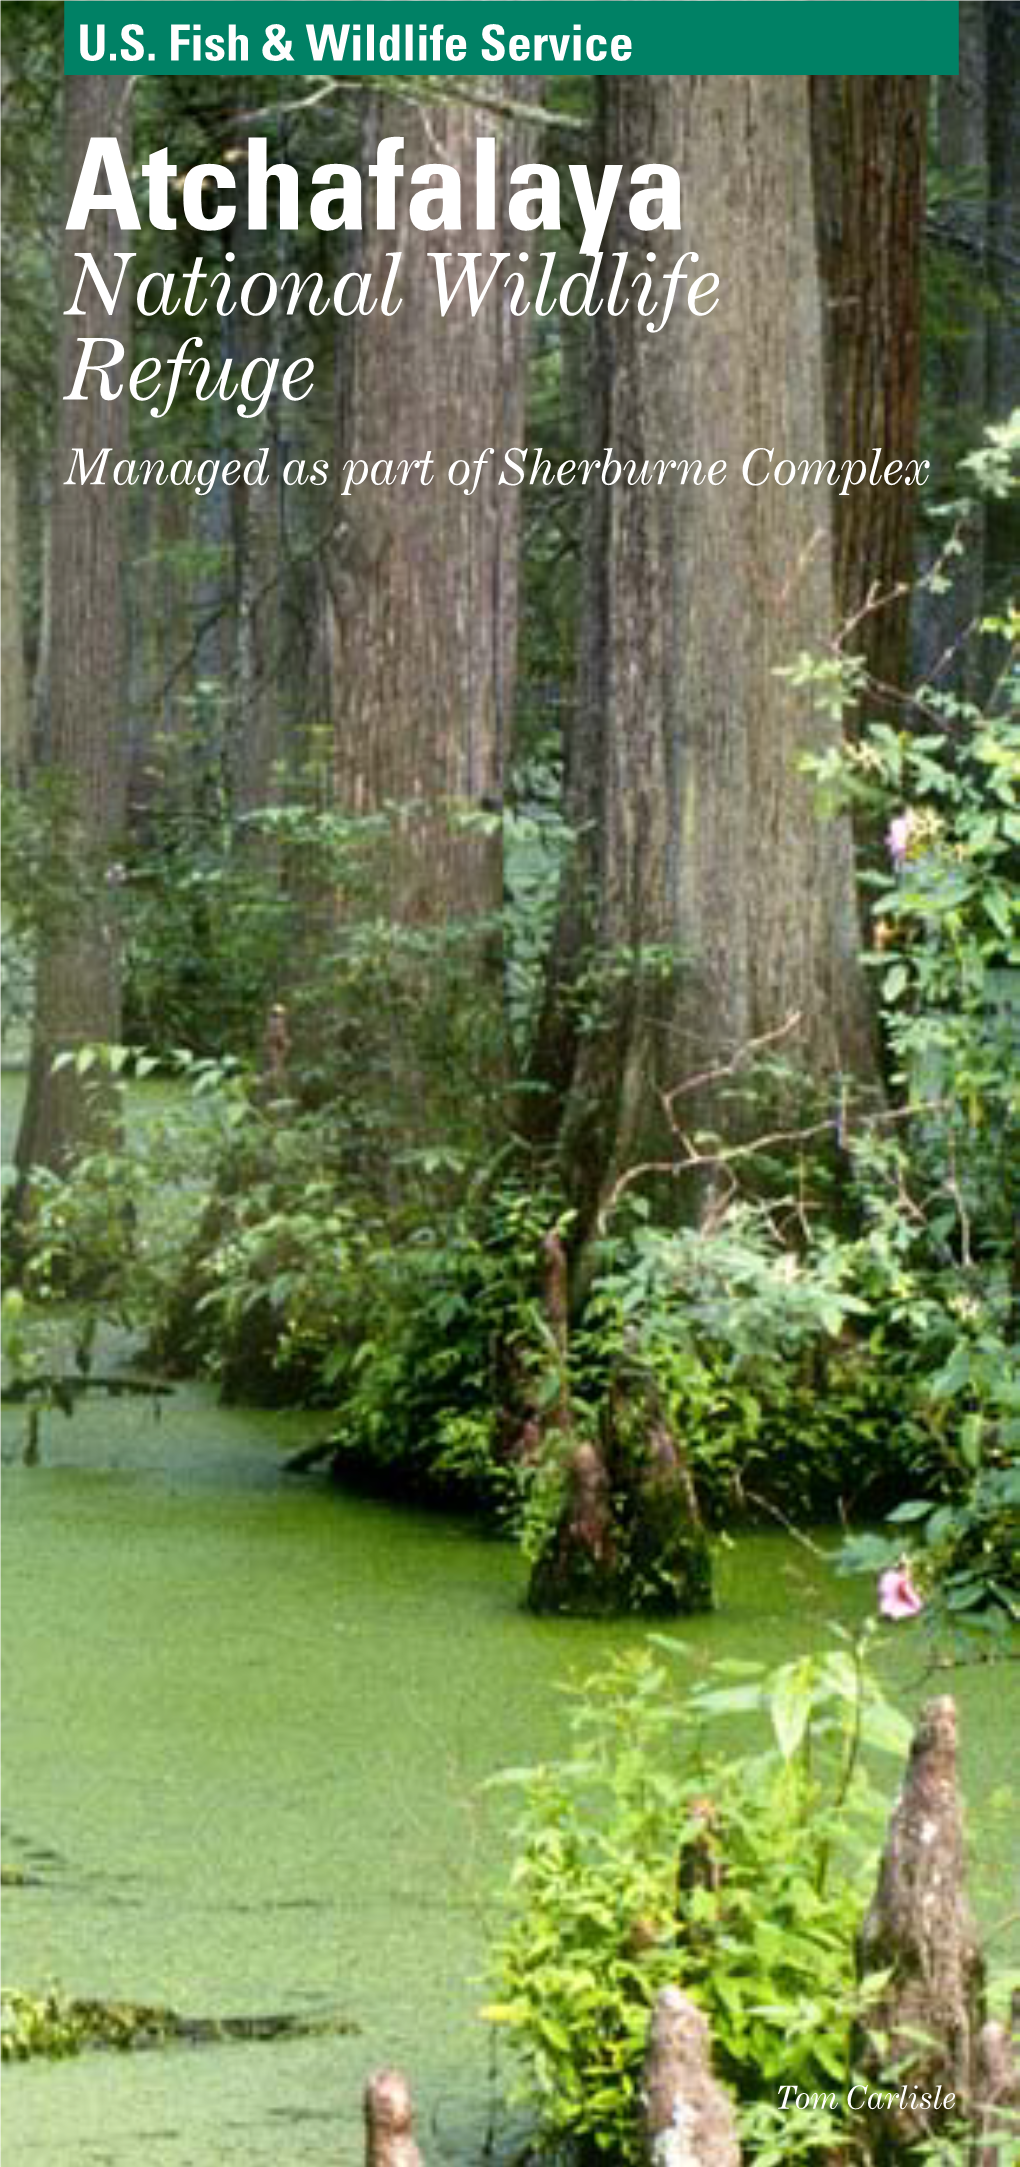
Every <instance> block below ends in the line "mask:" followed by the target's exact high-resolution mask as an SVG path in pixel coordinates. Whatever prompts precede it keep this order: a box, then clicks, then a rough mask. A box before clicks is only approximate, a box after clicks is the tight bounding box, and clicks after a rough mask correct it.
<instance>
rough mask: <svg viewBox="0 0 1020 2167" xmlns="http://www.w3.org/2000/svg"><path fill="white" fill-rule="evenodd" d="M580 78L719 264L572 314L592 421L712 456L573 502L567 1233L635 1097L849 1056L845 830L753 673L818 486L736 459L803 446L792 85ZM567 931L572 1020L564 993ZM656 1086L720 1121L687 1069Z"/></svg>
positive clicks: (793, 625) (827, 609) (859, 1061)
mask: <svg viewBox="0 0 1020 2167" xmlns="http://www.w3.org/2000/svg"><path fill="white" fill-rule="evenodd" d="M603 99H604V145H605V149H604V155H605V157H606V158H607V159H609V160H614V161H618V162H619V163H620V164H621V165H622V166H623V168H624V172H625V173H627V174H629V172H630V169H631V168H632V166H633V165H635V164H637V163H639V162H641V161H644V160H647V159H648V158H649V157H652V158H656V159H662V160H663V161H668V162H669V163H670V164H673V165H676V166H677V167H678V168H679V169H680V171H681V173H682V174H683V175H684V196H683V202H682V214H683V221H684V225H683V245H686V246H690V247H695V248H696V249H697V251H698V253H699V256H700V259H701V263H702V264H703V265H706V266H707V265H714V264H719V265H721V266H723V267H724V274H725V275H724V287H723V292H722V295H721V298H720V301H719V305H718V307H717V309H716V310H715V312H714V313H713V314H710V315H708V316H705V317H704V318H702V319H700V320H696V319H695V318H694V317H693V316H692V315H690V314H688V313H687V312H686V311H685V310H684V309H683V307H682V304H681V306H680V308H679V309H678V310H677V311H676V312H675V313H674V315H673V317H672V319H671V321H670V322H669V323H668V324H667V325H666V327H665V328H664V329H663V330H662V331H661V332H659V333H657V334H655V335H654V336H649V335H648V332H647V329H646V327H645V325H644V323H643V322H642V320H641V318H640V317H639V316H638V315H637V314H636V311H635V310H634V309H633V308H631V309H628V310H627V311H626V312H625V313H623V314H621V315H620V316H618V317H617V318H615V319H610V318H609V317H608V315H607V313H606V312H603V313H602V314H601V315H600V316H599V317H598V318H597V320H596V321H597V339H598V347H597V355H596V361H595V366H594V382H593V385H592V394H591V397H590V399H589V402H588V404H589V411H590V414H591V419H592V443H593V444H595V445H597V446H598V447H600V448H601V447H603V446H605V445H609V444H611V445H612V447H613V449H614V452H615V453H616V455H617V456H618V458H619V459H621V460H627V459H631V458H633V459H635V460H636V461H637V462H638V465H639V466H640V464H641V462H642V460H644V459H645V458H646V457H650V458H652V459H656V458H661V457H662V456H664V455H666V454H669V455H672V456H676V457H681V458H694V457H696V456H698V457H700V458H701V459H702V461H703V462H704V464H705V466H707V465H708V464H709V463H710V462H711V461H712V460H714V459H718V458H725V459H727V460H728V462H729V465H728V473H727V479H726V481H725V483H724V484H723V486H722V487H719V488H713V487H711V486H709V485H707V484H704V483H703V485H702V486H701V487H700V488H698V487H694V486H693V485H692V484H691V483H690V482H688V483H687V484H686V485H685V486H683V487H681V486H679V484H678V481H677V479H676V478H672V479H670V480H668V481H667V482H666V483H665V484H664V485H663V486H661V487H634V488H628V487H626V486H622V485H619V484H618V485H617V486H615V487H612V488H599V489H597V491H596V492H595V495H594V498H593V501H592V502H591V505H590V508H589V521H590V527H589V538H588V563H587V578H586V602H585V618H584V626H583V631H582V654H581V671H580V693H579V708H580V714H579V722H578V731H579V734H578V738H577V741H576V744H575V747H574V749H573V753H572V779H573V797H572V803H571V805H570V808H569V810H570V814H571V817H572V818H573V819H574V820H575V821H578V820H580V822H581V823H582V824H583V823H587V834H586V839H585V841H584V842H583V844H582V848H581V850H580V853H579V856H578V862H577V867H576V869H575V873H574V876H573V887H572V894H571V898H570V913H571V925H570V929H569V935H568V938H567V939H566V940H564V939H562V938H561V943H560V949H559V954H558V958H557V971H558V980H559V984H558V988H557V989H556V990H557V991H558V992H559V995H560V998H559V1003H558V1013H556V1014H555V1015H554V1018H553V1021H552V1023H550V1019H549V1017H548V1016H547V1019H546V1030H545V1034H544V1046H542V1047H540V1051H539V1065H540V1068H541V1067H542V1066H543V1064H544V1065H545V1071H546V1076H547V1078H548V1081H549V1082H550V1083H551V1084H552V1085H553V1086H554V1087H558V1089H559V1090H560V1091H561V1092H562V1090H563V1089H564V1086H565V1085H566V1088H567V1105H566V1113H565V1119H564V1121H563V1126H562V1131H561V1141H562V1148H563V1155H564V1160H565V1164H566V1167H567V1170H568V1176H569V1178H570V1183H571V1188H572V1190H573V1194H574V1197H575V1199H576V1201H577V1203H578V1206H579V1210H580V1227H581V1234H582V1238H583V1236H584V1234H585V1233H587V1232H589V1231H590V1230H591V1227H592V1225H593V1223H594V1221H595V1219H596V1217H597V1214H598V1210H599V1206H600V1203H601V1202H602V1200H603V1199H604V1198H605V1196H606V1193H607V1190H608V1189H609V1187H610V1186H611V1184H612V1182H613V1180H614V1178H615V1177H616V1176H617V1175H618V1173H619V1171H620V1169H621V1168H623V1167H626V1166H627V1165H628V1164H629V1163H632V1162H633V1161H634V1160H635V1159H639V1160H640V1159H644V1158H650V1159H656V1158H661V1157H662V1156H663V1155H665V1156H666V1157H667V1158H669V1157H670V1156H671V1155H672V1145H673V1139H672V1138H671V1136H670V1134H669V1132H668V1129H667V1126H666V1123H665V1121H664V1118H663V1111H662V1099H661V1094H662V1093H664V1092H669V1091H671V1090H673V1089H674V1088H675V1087H676V1086H677V1085H679V1084H680V1083H681V1082H682V1081H683V1080H684V1079H685V1078H690V1077H691V1076H692V1074H693V1073H696V1072H697V1073H701V1072H703V1071H705V1070H708V1069H710V1068H711V1067H712V1066H713V1065H714V1064H716V1063H718V1062H721V1061H724V1060H727V1059H730V1058H732V1057H733V1056H734V1055H735V1054H738V1053H739V1051H740V1050H741V1049H743V1048H746V1047H747V1046H748V1045H749V1043H750V1042H751V1041H753V1040H755V1039H758V1038H759V1037H761V1036H762V1035H764V1034H767V1033H772V1032H776V1031H777V1030H779V1029H781V1028H782V1027H783V1026H784V1025H785V1024H786V1023H787V1021H788V1019H790V1018H792V1017H796V1018H797V1019H798V1020H797V1023H796V1026H795V1028H791V1032H790V1038H789V1044H788V1048H787V1050H788V1051H789V1052H790V1053H791V1054H792V1056H793V1058H794V1059H795V1060H797V1061H798V1062H799V1063H801V1064H802V1065H803V1067H804V1069H805V1070H806V1071H808V1072H809V1073H810V1074H811V1075H813V1076H825V1075H827V1074H829V1073H830V1072H833V1071H836V1070H841V1071H850V1072H851V1073H856V1074H863V1075H870V1074H871V1072H872V1063H873V1055H872V1038H871V1027H870V1015H869V1007H868V1003H867V1000H866V998H865V994H864V990H863V985H862V980H861V975H860V972H859V968H858V963H857V950H858V943H859V932H858V921H857V909H856V898H855V891H854V870H853V854H852V846H851V839H850V832H849V827H848V825H847V823H845V822H834V823H829V824H826V825H824V826H823V824H822V823H821V821H820V820H819V818H818V815H817V813H816V810H815V805H814V796H813V789H812V786H811V785H810V784H809V783H808V782H807V781H805V780H803V779H802V778H801V777H800V775H799V774H798V772H797V762H798V757H799V755H800V754H801V753H802V752H803V751H814V752H821V751H822V750H824V749H825V748H826V747H827V746H828V745H830V744H832V743H833V742H834V741H835V740H836V738H837V736H838V731H837V728H836V726H835V724H834V723H832V722H831V721H830V720H829V719H828V718H827V717H826V716H825V715H824V713H823V712H822V710H821V708H820V706H819V704H818V703H817V702H816V700H815V698H814V697H813V695H812V693H811V692H810V691H809V690H794V689H793V687H792V686H791V685H790V684H789V683H788V682H786V681H784V680H782V679H780V678H779V677H777V676H776V674H775V673H776V670H777V668H778V667H779V666H781V665H782V664H784V663H788V662H790V661H791V660H792V659H793V657H794V656H796V655H797V654H798V652H799V651H800V650H801V649H802V648H805V647H808V646H815V647H817V646H819V645H820V644H821V643H822V642H824V641H825V639H826V638H827V637H828V635H829V634H830V632H831V630H832V625H833V602H832V581H831V531H830V513H829V508H828V501H827V495H826V493H825V492H819V491H817V490H814V489H809V490H798V489H790V490H785V491H784V490H782V489H779V488H777V487H775V486H774V485H773V484H771V483H769V484H767V485H766V487H765V488H763V489H755V488H751V487H749V486H748V485H747V483H746V482H745V481H744V480H743V479H742V478H741V466H742V462H743V460H744V459H745V457H746V455H747V454H748V453H749V452H750V451H751V450H752V449H753V448H754V447H755V446H756V445H764V446H774V447H775V448H776V458H777V459H779V458H780V457H789V458H792V459H795V460H796V459H800V458H810V459H813V458H817V457H819V456H821V455H823V453H824V444H825V428H824V412H823V389H822V350H821V322H820V310H819V297H818V284H817V277H816V268H815V242H814V225H813V214H812V198H811V176H810V156H809V114H808V93H807V83H806V79H804V78H800V77H777V78H766V77H734V78H721V77H690V76H667V77H662V76H660V77H644V78H631V79H624V78H620V79H619V80H614V81H613V82H607V83H606V84H605V85H604V86H603ZM673 245H674V246H675V245H676V244H673ZM626 248H630V249H632V250H633V251H634V255H633V256H632V262H639V263H641V262H643V261H644V257H645V254H646V252H647V236H646V235H644V234H639V233H636V232H635V231H634V230H633V229H632V228H631V227H630V226H629V223H628V220H627V215H626V207H625V205H624V204H623V203H621V202H619V201H618V203H617V206H616V213H615V223H614V227H613V229H612V231H611V236H610V237H607V242H606V249H607V256H606V262H607V264H608V266H609V269H610V271H611V270H612V268H613V263H612V253H611V252H615V251H617V250H620V249H626ZM638 252H640V253H638ZM671 253H672V248H671V249H670V250H668V251H667V252H666V257H665V258H664V260H668V256H669V255H670V254H671ZM592 948H593V949H594V952H595V956H596V960H597V968H598V969H599V970H600V971H601V978H602V984H601V987H598V985H597V986H596V1002H597V1006H596V1021H597V1024H598V1027H597V1028H595V1029H593V1028H591V1027H590V1023H589V1027H588V1028H583V1027H579V1020H578V1016H577V1004H576V1001H575V1002H573V1003H571V1002H570V1001H569V1000H568V999H567V1000H565V999H564V988H567V989H569V988H570V987H571V984H572V982H573V985H574V987H575V990H576V985H577V981H578V978H579V974H580V972H581V970H582V969H583V968H584V967H585V960H586V952H587V953H588V954H590V952H591V950H592ZM550 1045H551V1046H553V1048H554V1058H553V1059H551V1060H550V1059H548V1058H547V1055H548V1048H549V1047H550ZM683 1105H684V1109H685V1113H686V1115H689V1117H690V1122H691V1126H692V1127H699V1126H704V1125H706V1124H710V1125H711V1126H713V1127H714V1128H716V1129H718V1130H720V1131H721V1132H722V1133H723V1134H725V1133H727V1131H728V1132H729V1133H730V1134H733V1133H734V1116H733V1113H732V1109H731V1108H729V1107H728V1106H727V1105H726V1103H725V1102H724V1101H723V1099H722V1097H721V1095H720V1092H719V1090H718V1089H717V1088H713V1086H712V1085H711V1084H710V1083H706V1084H705V1085H704V1086H703V1087H702V1088H701V1089H699V1090H698V1091H696V1092H693V1093H692V1094H691V1095H690V1096H689V1097H687V1098H685V1100H684V1102H683Z"/></svg>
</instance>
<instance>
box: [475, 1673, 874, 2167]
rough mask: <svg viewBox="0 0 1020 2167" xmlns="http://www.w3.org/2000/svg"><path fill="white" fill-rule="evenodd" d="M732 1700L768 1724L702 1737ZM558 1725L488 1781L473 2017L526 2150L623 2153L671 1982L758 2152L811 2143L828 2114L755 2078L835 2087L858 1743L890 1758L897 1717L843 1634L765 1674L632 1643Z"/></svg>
mask: <svg viewBox="0 0 1020 2167" xmlns="http://www.w3.org/2000/svg"><path fill="white" fill-rule="evenodd" d="M655 1646H656V1647H657V1648H658V1649H660V1650H663V1651H666V1650H668V1651H669V1652H670V1653H674V1652H676V1650H675V1646H674V1644H672V1643H669V1642H664V1641H659V1642H657V1643H655ZM744 1714H750V1715H753V1716H757V1717H758V1719H759V1723H760V1722H761V1719H762V1718H766V1719H767V1722H768V1726H769V1729H770V1732H771V1742H770V1743H769V1744H768V1745H766V1746H765V1747H764V1749H759V1750H750V1751H745V1752H744V1753H742V1754H734V1753H733V1752H732V1751H728V1750H725V1749H724V1747H723V1745H722V1743H720V1744H718V1745H714V1744H713V1742H712V1735H711V1734H712V1727H713V1726H714V1725H715V1724H716V1723H717V1721H718V1720H720V1719H723V1720H725V1721H727V1722H728V1721H729V1720H730V1719H731V1718H733V1717H734V1716H740V1715H744ZM572 1732H573V1750H572V1751H571V1753H570V1755H569V1757H568V1758H567V1759H566V1760H564V1761H561V1762H558V1763H556V1764H554V1765H551V1766H548V1767H544V1768H539V1769H532V1770H524V1771H512V1772H509V1773H508V1774H507V1776H505V1777H504V1778H502V1779H499V1780H501V1781H503V1782H508V1783H512V1784H513V1785H514V1786H516V1787H519V1788H520V1789H521V1790H522V1791H523V1795H524V1806H523V1812H522V1816H521V1819H520V1822H519V1825H518V1829H517V1857H516V1863H515V1866H514V1870H513V1876H512V1885H511V1892H510V1896H509V1909H510V1917H509V1923H508V1925H507V1927H506V1928H505V1930H504V1932H503V1934H502V1937H501V1939H500V1941H499V1944H498V1946H497V1949H496V1952H495V1957H494V1966H493V1979H494V1987H495V1997H496V1998H495V1999H494V2001H493V2002H492V2004H490V2006H489V2008H488V2010H487V2012H486V2013H487V2015H488V2016H489V2018H490V2020H491V2021H492V2022H494V2023H497V2024H499V2025H500V2026H501V2027H504V2028H505V2029H506V2030H507V2032H508V2034H509V2039H510V2043H511V2045H512V2047H513V2049H514V2051H515V2054H516V2055H517V2057H518V2058H519V2061H520V2063H521V2065H522V2068H523V2073H524V2077H523V2097H524V2099H525V2100H526V2101H527V2103H528V2105H529V2106H530V2108H531V2110H532V2112H533V2114H534V2116H535V2119H536V2122H537V2124H538V2132H539V2138H540V2142H541V2145H542V2147H543V2150H545V2149H548V2151H549V2152H550V2153H551V2152H552V2151H553V2150H555V2148H556V2147H558V2146H562V2145H564V2144H565V2145H566V2146H567V2148H568V2152H569V2156H570V2157H577V2158H579V2159H581V2160H585V2161H586V2160H589V2159H590V2160H598V2159H608V2160H612V2161H613V2162H614V2163H617V2167H625V2163H627V2162H630V2161H633V2162H637V2161H638V2160H639V2159H640V2158H642V2157H643V2156H644V2154H643V2151H642V2148H641V2145H640V2143H639V2139H638V2117H637V2090H638V2084H639V2079H640V2071H641V2064H642V2061H643V2057H644V2052H645V2046H646V2041H647V2027H648V2017H649V2012H650V2009H651V2006H652V2004H653V2002H654V1999H655V1996H656V1994H657V1992H658V1990H659V1989H660V1987H662V1986H663V1985H666V1984H668V1983H676V1984H678V1985H680V1986H681V1987H682V1988H683V1990H684V1991H685V1992H686V1993H689V1994H690V1995H691V1997H692V1999H693V2000H695V2001H696V2002H698V2004H699V2005H700V2006H701V2007H702V2008H703V2009H704V2011H705V2014H706V2015H707V2017H708V2019H709V2023H710V2027H711V2034H712V2040H713V2054H714V2061H715V2067H716V2070H717V2072H718V2074H719V2075H720V2076H721V2077H722V2078H723V2079H724V2081H725V2082H726V2083H728V2084H729V2085H730V2086H731V2087H732V2089H733V2090H734V2092H735V2093H736V2095H737V2098H738V2101H739V2106H740V2118H741V2129H742V2136H743V2139H744V2141H745V2143H746V2144H747V2145H748V2146H749V2147H750V2148H752V2150H753V2157H754V2158H755V2159H756V2160H757V2161H758V2162H759V2163H760V2167H765V2163H767V2162H770V2161H775V2162H778V2161H779V2160H783V2161H792V2160H794V2159H798V2160H805V2161H808V2160H818V2159H820V2158H821V2157H822V2156H823V2151H824V2148H825V2146H826V2144H828V2143H831V2138H832V2118H831V2115H828V2114H826V2113H824V2112H818V2113H814V2112H805V2113H803V2114H800V2113H798V2115H797V2116H796V2118H793V2117H791V2116H782V2115H781V2113H780V2111H779V2109H778V2106H777V2105H776V2104H775V2101H776V2094H777V2091H778V2087H779V2085H780V2084H781V2083H784V2084H785V2083H795V2084H797V2085H798V2086H799V2087H801V2088H802V2089H804V2090H805V2091H808V2092H812V2091H814V2092H821V2093H828V2092H831V2091H833V2090H838V2089H840V2088H842V2087H845V2084H846V2081H847V2072H848V2069H849V2066H850V2038H851V2030H852V2026H853V2023H854V2020H855V2017H856V2016H857V2015H858V2014H859V2013H860V2010H861V2006H862V1997H861V1994H860V1993H859V1991H858V1989H857V1987H856V1986H855V1983H854V1978H853V1954H852V1952H853V1937H854V1931H855V1927H856V1924H857V1922H858V1920H859V1917H860V1912H861V1905H862V1900H863V1894H864V1889H865V1886H866V1877H867V1872H868V1870H869V1868H870V1865H871V1858H872V1846H873V1844H874V1842H875V1839H876V1837H877V1834H878V1831H879V1828H880V1821H881V1808H880V1805H879V1803H878V1801H877V1798H876V1795H875V1793H874V1792H873V1790H872V1788H871V1786H870V1784H869V1782H868V1779H867V1777H866V1775H865V1773H864V1770H863V1767H862V1762H861V1747H862V1746H868V1747H872V1748H875V1749H879V1750H887V1751H893V1752H896V1753H900V1752H902V1751H903V1749H904V1747H905V1745H906V1744H907V1743H908V1741H909V1727H908V1726H907V1724H906V1723H905V1721H904V1719H903V1718H901V1717H900V1716H898V1715H897V1714H896V1713H895V1711H894V1710H893V1709H892V1708H891V1707H890V1706H889V1704H888V1703H887V1702H886V1701H885V1699H884V1698H883V1696H882V1695H881V1693H880V1692H879V1690H878V1688H877V1686H876V1684H875V1683H874V1681H873V1679H872V1678H871V1676H870V1675H869V1672H868V1670H867V1667H866V1664H865V1661H864V1652H863V1648H862V1647H860V1646H858V1647H856V1648H852V1647H850V1646H849V1645H842V1646H838V1647H836V1648H835V1649H833V1650H832V1651H831V1652H830V1653H829V1654H827V1655H824V1656H820V1657H808V1658H805V1659H804V1660H803V1661H801V1662H797V1663H789V1664H785V1665H783V1666H782V1667H781V1669H779V1670H778V1671H776V1672H775V1673H773V1674H772V1675H771V1676H767V1675H766V1674H765V1673H764V1671H763V1669H762V1667H761V1666H760V1665H759V1664H755V1663H747V1664H743V1663H727V1664H719V1665H716V1666H715V1667H714V1670H713V1672H712V1673H710V1676H709V1679H708V1681H707V1682H704V1681H702V1682H701V1683H696V1684H694V1685H693V1686H691V1687H690V1688H688V1689H687V1690H686V1691H682V1690H681V1691H678V1689H677V1685H676V1681H675V1677H674V1676H672V1675H671V1674H670V1672H669V1671H668V1670H667V1668H666V1667H665V1665H664V1664H663V1662H662V1661H661V1660H660V1659H659V1658H658V1657H657V1656H656V1655H653V1653H652V1652H651V1649H650V1648H649V1649H646V1650H644V1651H641V1652H632V1653H630V1654H628V1655H625V1656H621V1657H617V1658H616V1659H615V1660H614V1661H613V1663H612V1664H610V1666H609V1667H608V1668H607V1669H606V1670H605V1671H604V1672H602V1673H601V1674H599V1675H598V1676H596V1677H595V1678H593V1679H591V1680H589V1682H588V1684H587V1685H586V1686H585V1687H584V1688H583V1689H582V1690H581V1692H580V1693H579V1694H577V1695H576V1696H575V1705H574V1710H573V1716H572ZM865 1999H866V1996H865Z"/></svg>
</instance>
